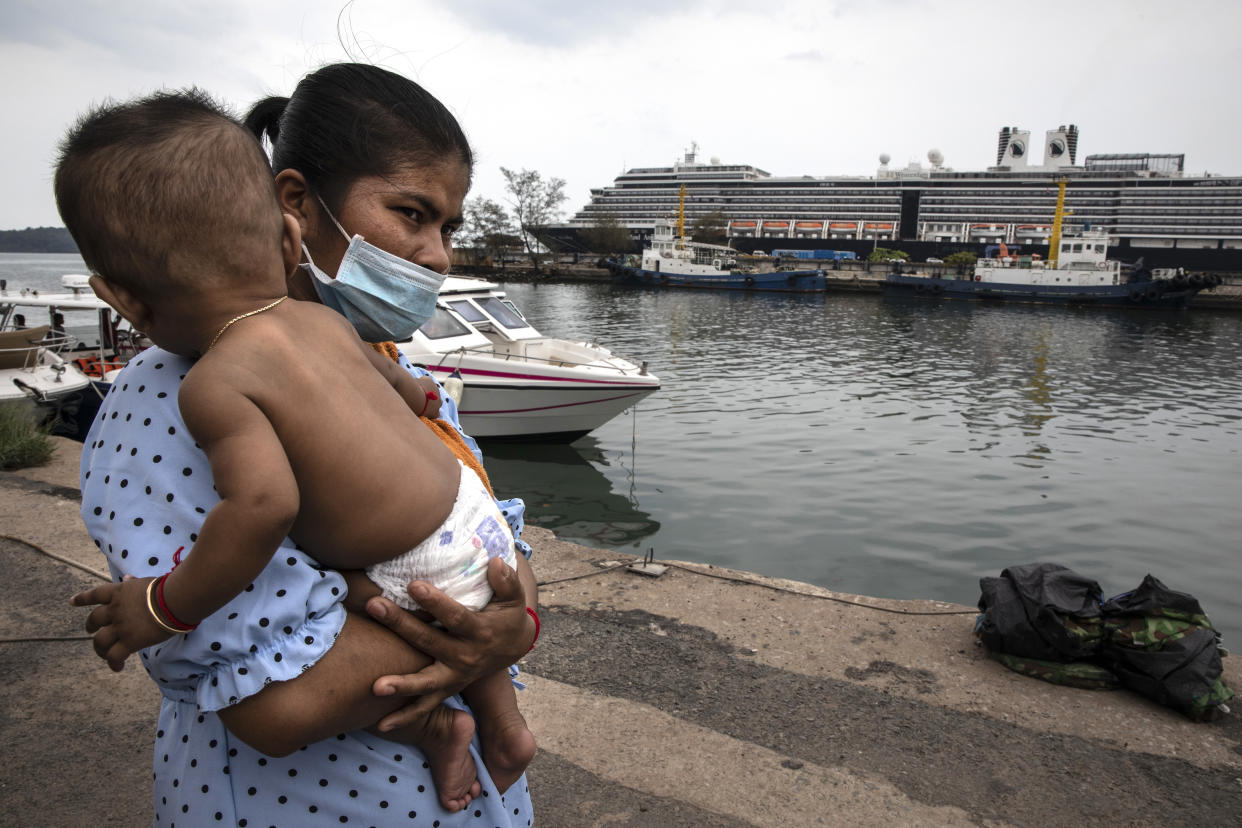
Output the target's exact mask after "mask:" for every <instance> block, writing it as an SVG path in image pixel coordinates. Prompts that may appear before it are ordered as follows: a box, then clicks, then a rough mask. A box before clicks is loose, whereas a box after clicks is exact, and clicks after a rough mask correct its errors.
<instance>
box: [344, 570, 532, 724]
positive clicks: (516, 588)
mask: <svg viewBox="0 0 1242 828" xmlns="http://www.w3.org/2000/svg"><path fill="white" fill-rule="evenodd" d="M518 557H519V559H520V560H521V564H525V563H526V562H525V559H524V558H521V556H518ZM532 580H533V578H532ZM487 581H488V583H489V584H491V587H492V590H493V592H494V593H495V594H494V595H493V597H492V600H491V602H490V603H489V604H488V605H487V606H486V607H484V608H483V609H482V610H480V611H479V612H471V611H470V610H468V609H466V608H465V607H463V606H462V605H461V604H459V603H457V602H456V601H454V600H453V599H451V598H449V597H448V596H447V595H445V594H444V593H443V592H441V591H440V590H438V589H436V588H435V587H433V586H431V585H430V584H426V583H423V582H421V581H415V582H413V583H411V584H410V586H409V592H410V597H412V598H413V599H414V600H415V601H417V602H418V603H419V605H420V606H422V607H423V608H424V609H426V610H427V611H428V612H430V613H431V614H432V615H433V616H435V618H436V620H438V621H439V622H440V623H441V624H442V625H443V627H444V628H443V629H439V628H437V627H433V626H431V625H430V624H427V623H425V622H423V621H419V620H418V619H417V618H415V617H414V616H412V615H411V614H410V613H408V612H406V611H404V610H402V609H401V608H400V607H398V606H397V605H396V604H394V603H392V602H391V601H389V600H387V599H384V598H372V599H370V600H369V601H367V605H366V608H367V612H369V613H370V614H371V617H372V618H374V619H375V620H376V621H378V622H379V623H381V624H383V625H384V626H386V627H388V629H390V630H392V632H394V633H396V634H397V635H398V636H400V637H401V638H402V639H404V640H405V641H406V642H408V643H409V644H410V646H412V647H414V648H415V649H417V650H420V651H421V652H424V653H426V654H427V655H429V656H431V657H432V658H433V659H435V661H434V662H433V663H432V664H430V665H428V666H427V667H425V668H423V669H422V670H419V671H418V672H416V673H411V674H409V675H388V676H380V677H379V678H378V679H376V680H375V683H374V684H373V685H372V690H373V692H374V693H375V695H377V696H395V695H402V696H418V699H417V700H416V701H414V702H413V703H412V704H410V705H409V706H407V707H404V708H402V709H401V710H398V711H396V712H395V713H392V714H390V715H388V716H385V717H384V718H383V719H381V720H380V722H379V729H380V730H381V731H388V730H391V729H393V728H396V727H401V726H402V725H405V724H408V723H410V722H411V721H412V720H413V719H415V718H416V717H418V716H420V715H422V714H424V713H426V712H427V711H430V710H431V709H432V708H434V707H435V706H436V705H437V704H439V703H440V702H442V701H443V700H444V699H445V698H447V697H449V696H451V695H453V694H454V693H458V692H460V691H461V690H462V688H464V687H466V686H467V685H469V684H472V683H473V682H475V681H476V680H478V679H479V678H482V677H483V676H485V675H488V674H489V673H493V672H495V671H497V670H502V669H505V668H507V667H508V666H509V665H510V664H512V663H514V662H515V661H517V660H518V659H519V658H521V657H522V656H524V655H525V654H526V653H527V651H528V650H529V649H530V645H531V642H532V641H533V640H534V637H535V622H534V620H533V619H532V618H531V617H530V615H529V613H527V612H526V607H527V595H526V590H525V588H524V586H523V583H522V579H521V578H519V576H518V573H517V571H515V570H513V569H511V568H509V567H508V566H506V565H505V563H504V561H502V560H500V559H499V558H493V559H492V560H491V561H489V562H488V569H487Z"/></svg>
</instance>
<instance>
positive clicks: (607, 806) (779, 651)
mask: <svg viewBox="0 0 1242 828" xmlns="http://www.w3.org/2000/svg"><path fill="white" fill-rule="evenodd" d="M78 450H79V448H78V445H77V444H75V443H71V442H69V441H62V442H59V444H58V450H57V456H56V458H55V460H54V461H53V463H52V464H51V465H49V466H47V467H44V468H41V469H31V470H27V471H24V472H19V473H15V474H8V473H0V562H2V563H3V566H4V569H5V572H6V573H7V574H8V580H9V587H8V589H7V590H6V596H5V599H4V603H3V610H2V611H0V670H2V671H3V674H4V676H5V680H4V684H3V689H0V711H2V712H0V738H2V739H3V744H4V745H5V747H6V751H7V755H6V756H5V757H4V761H3V763H2V764H0V791H2V792H3V798H4V805H5V807H4V808H3V809H2V810H0V825H23V826H31V825H49V826H78V825H82V826H86V825H144V824H150V817H151V805H150V779H151V777H150V761H151V758H150V750H151V747H150V746H151V743H152V740H153V731H154V722H155V714H156V708H157V705H158V702H157V692H156V690H155V688H154V686H153V685H152V684H151V682H150V681H149V680H148V679H147V677H146V674H145V673H144V672H143V671H142V670H141V669H137V668H136V665H132V664H131V665H130V666H129V667H127V668H126V670H125V671H124V672H123V673H121V674H113V673H111V672H110V671H109V670H108V669H107V667H106V666H105V665H104V664H103V662H102V661H100V660H99V659H97V658H96V657H95V655H94V653H93V652H92V650H91V648H90V645H89V642H87V641H86V640H84V634H83V633H82V621H83V618H84V613H83V612H82V611H80V610H76V609H73V608H70V607H69V606H68V605H67V602H66V598H67V596H68V595H69V594H71V593H72V592H74V591H76V590H78V589H80V588H82V587H85V586H89V585H91V584H93V583H96V582H97V581H98V576H96V575H92V574H91V572H90V571H88V570H93V571H96V572H100V573H102V572H104V570H105V567H104V563H103V557H102V556H101V555H100V553H99V552H98V551H97V550H96V549H95V547H94V544H93V543H92V542H91V540H90V539H89V538H88V537H87V535H86V532H85V530H84V529H83V527H82V524H81V521H80V520H79V519H78V503H77V496H78V493H77V489H76V487H77V452H78ZM527 533H528V534H527V537H528V540H530V542H531V544H532V546H534V548H535V557H534V558H533V560H532V563H533V564H534V567H535V571H536V574H537V575H538V577H539V579H540V581H541V582H543V584H544V585H543V587H542V589H541V601H542V604H543V609H542V611H541V616H542V618H543V634H542V636H541V638H540V640H539V644H538V646H537V647H536V648H535V649H534V651H532V652H531V653H530V655H529V656H527V657H526V658H525V659H524V660H523V661H522V662H521V667H522V671H523V674H524V678H525V679H526V680H527V681H528V683H529V685H530V686H529V689H528V690H527V691H526V692H524V693H521V694H520V695H519V702H520V703H521V705H522V709H523V711H524V713H525V715H526V717H527V719H528V721H529V722H530V725H531V727H532V729H533V730H534V731H535V734H536V737H537V739H538V742H539V754H538V756H537V758H536V759H535V761H534V763H533V765H532V766H531V768H530V771H529V780H530V788H531V793H532V798H533V800H534V803H535V813H536V824H538V825H541V826H566V828H569V827H570V826H573V827H574V828H577V827H578V826H692V825H693V826H752V825H753V826H768V825H771V826H776V825H780V826H789V825H793V826H801V825H877V826H878V825H885V826H892V825H901V826H906V825H927V826H940V825H986V826H1004V825H1026V826H1035V825H1039V826H1044V825H1048V826H1060V825H1064V826H1082V825H1186V826H1205V825H1213V826H1215V825H1239V824H1242V700H1235V702H1234V704H1233V707H1234V712H1233V713H1232V714H1230V715H1228V716H1225V717H1223V718H1222V719H1221V720H1219V721H1216V722H1212V723H1206V724H1196V723H1193V722H1191V721H1189V720H1187V719H1185V718H1183V717H1182V716H1181V715H1180V714H1178V713H1176V712H1174V711H1172V710H1169V709H1166V708H1162V707H1159V706H1157V705H1155V704H1153V703H1151V702H1148V701H1145V700H1144V699H1142V698H1140V697H1138V696H1135V695H1133V694H1131V693H1129V692H1127V691H1115V692H1095V691H1087V690H1076V689H1070V688H1063V687H1056V686H1053V685H1050V684H1046V683H1044V682H1041V681H1037V680H1035V679H1030V678H1025V677H1023V676H1019V675H1017V674H1015V673H1012V672H1010V671H1008V670H1006V669H1005V668H1004V667H1002V666H1000V665H999V664H998V663H996V662H995V661H993V660H991V659H990V658H988V657H987V655H986V654H985V652H984V651H983V650H982V649H981V648H979V647H978V646H976V644H975V641H974V638H973V636H972V634H971V629H972V624H973V621H974V611H973V609H972V608H970V607H962V606H957V605H950V604H943V603H938V602H931V601H889V600H879V599H872V598H865V597H859V596H852V595H845V594H841V593H834V592H831V591H829V590H825V589H821V588H818V587H815V586H811V585H808V584H803V583H797V582H792V581H781V580H775V579H770V578H763V577H759V576H756V575H752V574H748V573H744V572H736V571H731V570H723V569H719V568H712V567H707V566H701V565H693V564H676V565H674V566H671V567H670V568H669V569H668V571H667V572H665V573H664V574H663V575H661V576H659V577H658V578H653V577H648V576H645V575H640V574H636V573H634V572H632V571H630V570H629V569H628V568H627V567H626V566H625V564H627V563H629V562H630V559H629V558H624V557H620V556H617V555H614V554H610V553H609V552H607V551H605V550H596V549H588V548H585V547H581V546H576V545H573V544H569V543H565V542H563V541H559V540H557V539H556V538H555V537H554V536H553V535H552V534H551V533H549V532H547V531H544V530H540V529H537V528H530V529H528V530H527ZM662 563H670V562H668V561H664V562H662ZM1014 563H1021V562H1020V561H1015V562H1014ZM985 574H995V573H985ZM1154 574H1157V575H1159V574H1160V573H1154ZM1208 609H1209V611H1210V609H1211V608H1210V607H1209V608H1208ZM1226 643H1229V642H1226ZM1235 646H1236V642H1235ZM1240 662H1242V657H1239V656H1234V657H1231V658H1227V659H1225V677H1226V680H1227V681H1228V682H1229V683H1230V685H1231V686H1232V687H1233V688H1234V689H1235V690H1242V663H1240Z"/></svg>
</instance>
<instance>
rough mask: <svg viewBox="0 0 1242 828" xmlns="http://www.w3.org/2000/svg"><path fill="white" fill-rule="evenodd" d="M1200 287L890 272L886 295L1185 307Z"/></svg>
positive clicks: (921, 297) (1128, 306)
mask: <svg viewBox="0 0 1242 828" xmlns="http://www.w3.org/2000/svg"><path fill="white" fill-rule="evenodd" d="M1200 290H1203V288H1202V287H1194V286H1189V287H1177V286H1174V285H1170V284H1165V283H1163V282H1133V283H1130V284H1122V285H1026V284H1016V283H1011V282H976V281H974V280H973V279H939V278H931V277H927V276H907V275H904V274H901V273H890V274H888V275H887V276H886V277H885V280H884V293H885V295H886V296H902V297H912V298H917V299H955V300H965V301H971V302H1020V303H1024V304H1039V305H1084V306H1095V307H1115V308H1184V307H1186V306H1187V305H1188V304H1190V300H1191V299H1193V298H1194V297H1195V295H1196V294H1198V293H1199V291H1200Z"/></svg>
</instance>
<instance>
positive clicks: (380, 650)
mask: <svg viewBox="0 0 1242 828" xmlns="http://www.w3.org/2000/svg"><path fill="white" fill-rule="evenodd" d="M430 662H431V659H429V658H428V657H427V656H425V655H423V654H422V653H420V652H418V651H417V650H414V649H411V647H410V646H409V645H408V644H406V643H405V642H404V641H402V640H401V638H399V637H398V636H396V635H393V634H392V633H391V632H389V631H388V630H385V629H384V628H383V627H381V626H380V625H378V624H376V623H375V622H374V621H371V620H370V619H367V618H362V617H360V616H356V615H354V614H352V613H350V614H347V615H346V617H345V625H344V626H343V627H342V628H341V632H340V635H339V636H337V639H336V643H334V644H333V645H332V647H331V648H329V650H328V651H327V652H326V653H325V654H324V656H323V658H321V659H319V661H317V662H315V664H314V665H313V666H312V667H311V668H310V669H309V670H307V671H306V672H304V673H302V674H301V675H300V676H298V677H297V678H295V679H292V680H291V681H279V682H274V683H272V684H270V685H268V686H267V687H266V688H264V689H263V690H262V691H260V692H259V693H256V694H255V695H253V696H250V697H248V698H246V699H243V700H242V701H240V702H238V703H237V704H235V705H233V706H232V707H226V708H224V709H223V710H221V711H220V714H219V715H220V720H221V721H222V722H224V726H225V727H227V728H228V729H229V731H230V732H231V733H232V734H233V735H234V736H237V737H238V738H239V739H241V740H242V741H243V742H245V743H246V744H248V745H250V746H251V747H252V748H254V749H255V750H257V751H259V752H260V753H266V754H267V755H269V756H287V755H289V754H290V753H293V752H294V751H296V750H297V749H298V748H300V747H302V746H303V745H307V744H311V743H312V742H317V741H320V740H321V739H327V738H330V737H332V736H335V735H336V734H338V733H344V732H346V731H349V730H356V729H358V728H363V727H368V726H370V725H373V724H375V722H377V721H379V720H380V719H381V718H382V717H383V716H385V715H386V714H388V713H391V712H392V711H393V710H395V709H397V708H399V707H400V706H401V705H402V704H404V702H405V699H403V698H400V697H391V698H382V697H379V696H376V695H375V694H373V693H372V692H371V682H372V681H373V680H374V677H375V676H377V675H380V674H381V673H384V672H386V671H389V670H394V669H395V670H403V671H404V670H408V671H411V672H413V671H416V670H420V669H422V668H423V667H425V666H427V665H428V664H429V663H430Z"/></svg>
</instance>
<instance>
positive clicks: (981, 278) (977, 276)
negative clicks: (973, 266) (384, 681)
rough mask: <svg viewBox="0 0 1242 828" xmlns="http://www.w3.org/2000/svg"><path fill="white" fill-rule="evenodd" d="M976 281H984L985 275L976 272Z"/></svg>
mask: <svg viewBox="0 0 1242 828" xmlns="http://www.w3.org/2000/svg"><path fill="white" fill-rule="evenodd" d="M975 281H976V282H981V281H983V277H982V276H980V275H979V274H978V273H976V274H975Z"/></svg>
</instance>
